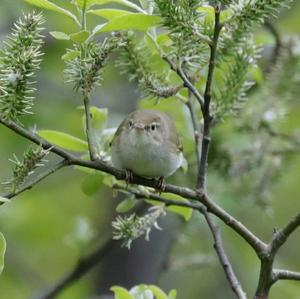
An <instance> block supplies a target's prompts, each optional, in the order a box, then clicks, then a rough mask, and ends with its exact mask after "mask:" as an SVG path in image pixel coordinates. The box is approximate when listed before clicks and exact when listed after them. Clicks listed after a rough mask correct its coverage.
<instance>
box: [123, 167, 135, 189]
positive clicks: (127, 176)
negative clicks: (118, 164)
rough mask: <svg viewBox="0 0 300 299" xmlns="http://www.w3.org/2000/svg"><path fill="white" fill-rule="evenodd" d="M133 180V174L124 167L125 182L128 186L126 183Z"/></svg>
mask: <svg viewBox="0 0 300 299" xmlns="http://www.w3.org/2000/svg"><path fill="white" fill-rule="evenodd" d="M132 181H133V174H132V172H131V171H130V170H128V169H125V182H126V185H127V187H128V185H129V184H130V183H131V182H132Z"/></svg>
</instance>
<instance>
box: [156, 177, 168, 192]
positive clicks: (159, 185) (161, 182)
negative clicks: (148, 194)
mask: <svg viewBox="0 0 300 299" xmlns="http://www.w3.org/2000/svg"><path fill="white" fill-rule="evenodd" d="M155 189H156V191H157V192H158V193H162V192H165V189H166V182H165V178H164V177H163V176H161V177H159V179H158V180H157V185H156V188H155Z"/></svg>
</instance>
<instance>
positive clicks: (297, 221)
mask: <svg viewBox="0 0 300 299" xmlns="http://www.w3.org/2000/svg"><path fill="white" fill-rule="evenodd" d="M299 226H300V213H299V214H297V215H296V216H295V217H294V218H293V219H292V220H291V221H290V222H289V223H288V224H287V225H286V226H285V227H283V228H282V229H280V230H277V231H276V232H275V234H274V236H273V240H272V242H271V243H270V245H269V247H270V252H271V253H272V254H275V253H276V252H277V251H278V249H279V248H280V247H281V246H282V245H283V244H284V243H285V242H286V240H287V238H288V237H289V236H290V235H291V234H292V233H293V232H294V231H295V230H296V229H297V228H298V227H299Z"/></svg>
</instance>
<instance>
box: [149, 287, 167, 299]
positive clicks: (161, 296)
mask: <svg viewBox="0 0 300 299" xmlns="http://www.w3.org/2000/svg"><path fill="white" fill-rule="evenodd" d="M148 288H149V289H150V290H151V291H152V292H153V294H154V296H155V298H156V299H168V296H167V295H166V294H165V292H163V291H162V290H161V289H160V288H159V287H157V286H155V285H149V286H148Z"/></svg>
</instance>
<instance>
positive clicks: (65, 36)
mask: <svg viewBox="0 0 300 299" xmlns="http://www.w3.org/2000/svg"><path fill="white" fill-rule="evenodd" d="M50 34H51V35H52V36H53V37H54V38H56V39H59V40H69V39H70V36H69V35H68V34H66V33H64V32H59V31H52V32H50Z"/></svg>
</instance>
